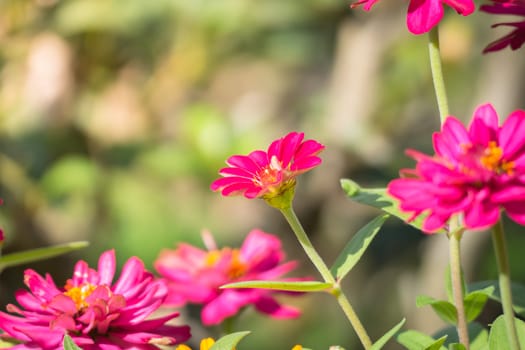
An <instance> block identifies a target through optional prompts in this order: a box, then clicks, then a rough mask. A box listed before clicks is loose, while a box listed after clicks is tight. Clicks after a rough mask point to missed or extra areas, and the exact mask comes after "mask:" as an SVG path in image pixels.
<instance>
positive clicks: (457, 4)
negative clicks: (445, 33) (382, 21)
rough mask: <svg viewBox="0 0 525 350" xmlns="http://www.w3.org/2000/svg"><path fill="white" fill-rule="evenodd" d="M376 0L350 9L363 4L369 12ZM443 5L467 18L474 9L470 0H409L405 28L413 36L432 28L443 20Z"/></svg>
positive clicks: (358, 3) (369, 0) (365, 1)
mask: <svg viewBox="0 0 525 350" xmlns="http://www.w3.org/2000/svg"><path fill="white" fill-rule="evenodd" d="M377 1H378V0H359V1H357V2H355V3H353V4H352V5H351V7H352V8H354V7H357V6H359V5H361V4H363V9H364V10H365V11H370V9H371V8H372V6H373V5H374V4H375V3H376V2H377ZM443 3H445V4H447V5H448V6H450V7H452V8H453V9H454V10H456V12H457V13H459V14H460V15H463V16H468V15H470V14H471V13H472V12H474V10H475V9H476V6H475V5H474V2H473V1H472V0H410V3H409V5H408V14H407V27H408V30H409V31H410V32H411V33H413V34H423V33H426V32H428V31H430V30H431V29H432V28H434V27H435V26H436V25H437V24H438V23H439V21H441V19H442V18H443V12H444V9H443Z"/></svg>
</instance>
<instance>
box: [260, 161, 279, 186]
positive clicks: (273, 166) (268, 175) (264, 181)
mask: <svg viewBox="0 0 525 350" xmlns="http://www.w3.org/2000/svg"><path fill="white" fill-rule="evenodd" d="M282 170H283V168H282V166H281V162H279V160H278V159H277V157H276V156H273V157H272V159H271V160H270V164H268V166H266V167H265V168H264V169H261V171H259V172H257V176H256V177H255V178H254V179H253V182H254V183H255V184H256V185H259V186H264V185H271V184H274V183H276V182H277V181H279V173H280V172H281V171H282Z"/></svg>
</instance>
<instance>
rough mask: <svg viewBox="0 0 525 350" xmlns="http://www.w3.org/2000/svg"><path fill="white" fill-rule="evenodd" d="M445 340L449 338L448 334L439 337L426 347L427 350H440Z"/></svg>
mask: <svg viewBox="0 0 525 350" xmlns="http://www.w3.org/2000/svg"><path fill="white" fill-rule="evenodd" d="M445 340H447V336H443V337H441V338H439V339H437V340H436V341H435V342H433V343H432V344H430V345H429V346H427V347H426V348H425V350H439V349H441V348H442V347H443V344H444V343H445Z"/></svg>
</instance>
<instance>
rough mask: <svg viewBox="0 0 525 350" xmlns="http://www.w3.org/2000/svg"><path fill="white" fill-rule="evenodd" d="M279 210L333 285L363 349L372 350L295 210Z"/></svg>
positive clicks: (353, 311)
mask: <svg viewBox="0 0 525 350" xmlns="http://www.w3.org/2000/svg"><path fill="white" fill-rule="evenodd" d="M279 210H280V211H281V213H282V214H283V215H284V217H285V218H286V221H288V224H289V225H290V227H291V228H292V231H293V232H294V233H295V236H296V237H297V240H298V241H299V243H300V244H301V246H302V247H303V249H304V251H305V253H306V255H308V257H309V258H310V260H311V261H312V263H313V264H314V266H315V267H316V268H317V270H318V271H319V273H320V274H321V276H322V277H323V280H324V281H325V282H327V283H331V284H333V286H334V290H333V291H332V294H333V295H334V296H335V297H336V299H337V302H338V304H339V306H340V307H341V309H342V310H343V312H344V313H345V315H346V317H347V318H348V320H349V321H350V324H351V325H352V327H353V328H354V330H355V332H356V333H357V336H358V337H359V340H360V341H361V344H363V347H364V348H365V349H370V348H371V347H372V341H371V340H370V337H369V336H368V333H367V332H366V330H365V328H364V327H363V324H362V323H361V321H360V320H359V317H357V314H356V312H355V310H354V308H353V307H352V304H350V301H349V300H348V298H347V297H346V296H345V294H344V293H343V291H342V290H341V289H340V287H339V284H338V283H337V282H336V280H335V278H334V276H333V275H332V273H331V272H330V269H328V267H327V266H326V264H325V263H324V261H323V259H322V258H321V257H320V256H319V254H318V253H317V251H316V250H315V248H314V246H313V245H312V242H311V241H310V239H309V238H308V236H307V235H306V232H305V231H304V228H303V226H302V225H301V223H300V221H299V219H298V218H297V215H295V212H294V210H293V208H292V207H291V206H289V207H285V208H279Z"/></svg>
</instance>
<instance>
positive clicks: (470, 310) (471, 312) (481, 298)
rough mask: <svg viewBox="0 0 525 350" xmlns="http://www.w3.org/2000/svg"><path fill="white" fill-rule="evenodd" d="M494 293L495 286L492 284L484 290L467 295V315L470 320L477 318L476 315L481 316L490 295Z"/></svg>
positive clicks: (465, 302) (465, 301)
mask: <svg viewBox="0 0 525 350" xmlns="http://www.w3.org/2000/svg"><path fill="white" fill-rule="evenodd" d="M493 293H494V287H493V286H490V287H487V288H485V289H482V290H477V291H473V292H470V293H468V294H467V295H466V296H465V300H464V304H465V316H466V317H467V320H468V321H469V322H470V321H473V320H475V319H476V317H478V316H479V314H480V313H481V311H483V308H484V307H485V304H486V303H487V300H488V299H489V296H490V295H492V294H493Z"/></svg>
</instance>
